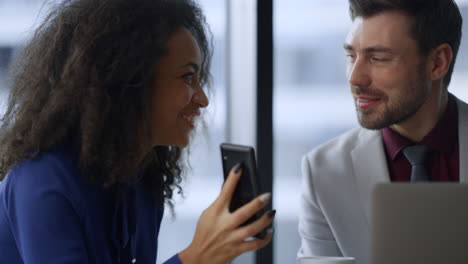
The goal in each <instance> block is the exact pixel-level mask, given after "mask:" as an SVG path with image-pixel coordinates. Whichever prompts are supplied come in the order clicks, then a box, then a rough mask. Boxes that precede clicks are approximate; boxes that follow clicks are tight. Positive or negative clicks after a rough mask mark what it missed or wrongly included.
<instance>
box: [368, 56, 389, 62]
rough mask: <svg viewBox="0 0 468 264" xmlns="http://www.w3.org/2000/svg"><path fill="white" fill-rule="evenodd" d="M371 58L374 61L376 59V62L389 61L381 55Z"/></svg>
mask: <svg viewBox="0 0 468 264" xmlns="http://www.w3.org/2000/svg"><path fill="white" fill-rule="evenodd" d="M371 60H372V61H375V62H384V61H388V59H387V58H380V57H372V58H371Z"/></svg>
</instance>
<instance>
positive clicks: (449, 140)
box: [382, 93, 458, 160]
mask: <svg viewBox="0 0 468 264" xmlns="http://www.w3.org/2000/svg"><path fill="white" fill-rule="evenodd" d="M382 137H383V141H384V145H385V150H386V153H387V156H388V157H390V158H391V159H392V160H395V158H396V157H397V155H398V154H399V153H400V151H401V150H402V149H403V148H405V147H406V146H409V145H411V144H414V143H415V142H413V141H411V140H410V139H408V138H406V137H404V136H402V135H400V134H398V133H397V132H395V131H393V130H392V129H390V128H388V127H386V128H384V129H382ZM457 142H458V111H457V102H456V100H455V97H454V96H453V95H452V94H450V93H449V95H448V102H447V107H446V109H445V112H444V114H443V115H442V117H441V119H440V120H439V122H437V125H436V126H435V127H434V128H433V129H432V130H431V131H430V132H429V133H428V134H427V135H426V136H425V137H424V138H423V139H422V140H421V142H420V143H421V144H424V145H427V146H429V147H431V148H433V149H435V150H437V151H440V152H444V153H450V152H451V151H452V150H453V148H454V147H455V145H456V143H457Z"/></svg>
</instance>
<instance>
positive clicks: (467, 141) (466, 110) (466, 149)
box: [457, 99, 468, 182]
mask: <svg viewBox="0 0 468 264" xmlns="http://www.w3.org/2000/svg"><path fill="white" fill-rule="evenodd" d="M457 106H458V145H459V155H460V156H459V164H460V174H459V175H460V182H468V136H467V133H468V105H467V104H465V103H464V102H462V101H460V100H458V99H457Z"/></svg>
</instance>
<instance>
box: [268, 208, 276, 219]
mask: <svg viewBox="0 0 468 264" xmlns="http://www.w3.org/2000/svg"><path fill="white" fill-rule="evenodd" d="M275 214H276V210H272V211H270V212H268V217H270V218H273V217H275Z"/></svg>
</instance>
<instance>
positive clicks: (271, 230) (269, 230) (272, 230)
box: [267, 227, 275, 234]
mask: <svg viewBox="0 0 468 264" xmlns="http://www.w3.org/2000/svg"><path fill="white" fill-rule="evenodd" d="M274 232H275V229H274V228H273V227H270V228H268V229H267V233H268V234H273V233H274Z"/></svg>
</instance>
